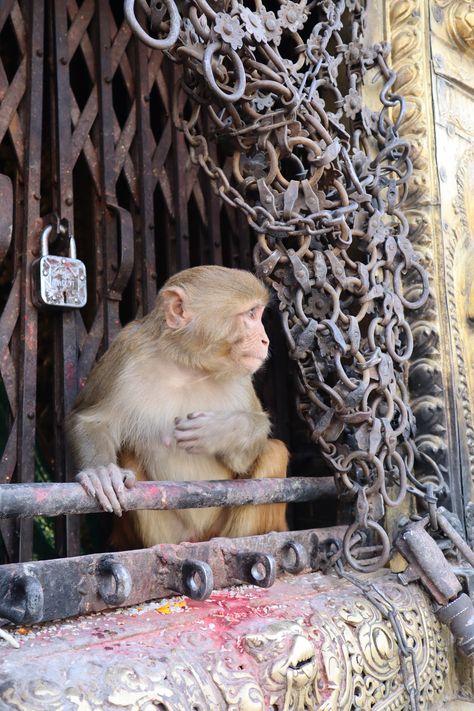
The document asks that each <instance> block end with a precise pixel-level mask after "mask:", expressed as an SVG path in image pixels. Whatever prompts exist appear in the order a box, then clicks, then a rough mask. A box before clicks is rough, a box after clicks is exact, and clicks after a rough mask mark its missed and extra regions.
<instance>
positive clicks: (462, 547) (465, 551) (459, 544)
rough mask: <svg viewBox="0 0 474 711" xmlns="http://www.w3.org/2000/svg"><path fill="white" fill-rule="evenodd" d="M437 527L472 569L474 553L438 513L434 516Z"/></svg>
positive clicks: (444, 517)
mask: <svg viewBox="0 0 474 711" xmlns="http://www.w3.org/2000/svg"><path fill="white" fill-rule="evenodd" d="M436 518H437V520H438V525H439V527H440V528H441V530H442V531H443V532H444V533H445V534H446V535H447V536H448V538H450V539H451V541H452V542H453V543H454V545H455V546H456V548H457V549H458V551H459V552H460V553H461V554H462V555H463V556H464V558H465V559H466V560H467V562H468V563H469V564H470V565H471V566H472V567H473V568H474V551H473V550H472V549H471V548H470V547H469V546H468V544H467V543H466V541H465V540H464V539H463V538H462V536H460V535H459V533H458V532H457V531H456V529H455V528H453V526H451V524H450V523H449V521H448V519H447V518H446V516H444V515H443V514H442V513H440V512H439V511H438V512H437V514H436Z"/></svg>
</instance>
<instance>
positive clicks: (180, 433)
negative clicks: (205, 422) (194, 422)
mask: <svg viewBox="0 0 474 711" xmlns="http://www.w3.org/2000/svg"><path fill="white" fill-rule="evenodd" d="M174 438H175V440H176V442H177V443H178V444H180V443H181V442H189V441H191V440H193V441H194V440H198V439H199V438H200V437H199V434H198V432H197V428H187V427H186V428H179V429H178V428H176V429H175V431H174Z"/></svg>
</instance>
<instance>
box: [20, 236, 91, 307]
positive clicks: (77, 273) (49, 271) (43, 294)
mask: <svg viewBox="0 0 474 711" xmlns="http://www.w3.org/2000/svg"><path fill="white" fill-rule="evenodd" d="M52 229H53V226H52V225H48V226H47V227H46V228H45V229H44V230H43V232H42V233H41V257H40V258H39V259H37V260H35V261H34V262H33V264H32V265H31V275H32V282H31V284H32V300H33V303H34V304H35V306H37V307H38V308H41V307H44V306H56V307H58V308H63V309H80V308H81V307H82V306H85V305H86V303H87V281H86V267H85V265H84V263H83V262H81V260H80V259H77V258H76V241H75V239H74V237H73V236H72V235H70V237H69V256H68V257H61V256H57V255H53V254H49V236H50V234H51V232H52Z"/></svg>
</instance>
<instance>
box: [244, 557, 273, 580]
mask: <svg viewBox="0 0 474 711" xmlns="http://www.w3.org/2000/svg"><path fill="white" fill-rule="evenodd" d="M262 568H263V570H262ZM248 569H249V582H250V583H252V584H253V585H258V586H259V587H260V588H269V587H271V586H272V585H273V583H274V582H275V578H276V561H275V558H274V557H273V556H272V555H269V554H268V553H255V554H254V555H253V556H250V560H249V561H248Z"/></svg>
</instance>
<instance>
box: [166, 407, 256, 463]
mask: <svg viewBox="0 0 474 711" xmlns="http://www.w3.org/2000/svg"><path fill="white" fill-rule="evenodd" d="M173 434H174V439H175V442H176V445H177V446H178V447H179V448H180V449H184V450H185V451H186V452H189V453H190V454H210V455H212V456H217V457H219V458H220V459H221V460H222V461H223V462H224V463H225V464H226V465H227V466H229V468H230V469H232V471H233V472H234V473H237V474H239V473H244V472H246V471H247V470H248V468H249V467H250V466H251V464H252V462H253V461H254V460H255V458H256V457H257V456H258V454H259V453H260V450H261V448H262V446H263V443H264V442H265V440H266V437H267V418H266V416H265V415H264V414H263V413H262V414H260V413H247V412H191V413H190V414H189V415H187V416H186V417H177V418H176V419H175V429H174V432H173Z"/></svg>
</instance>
